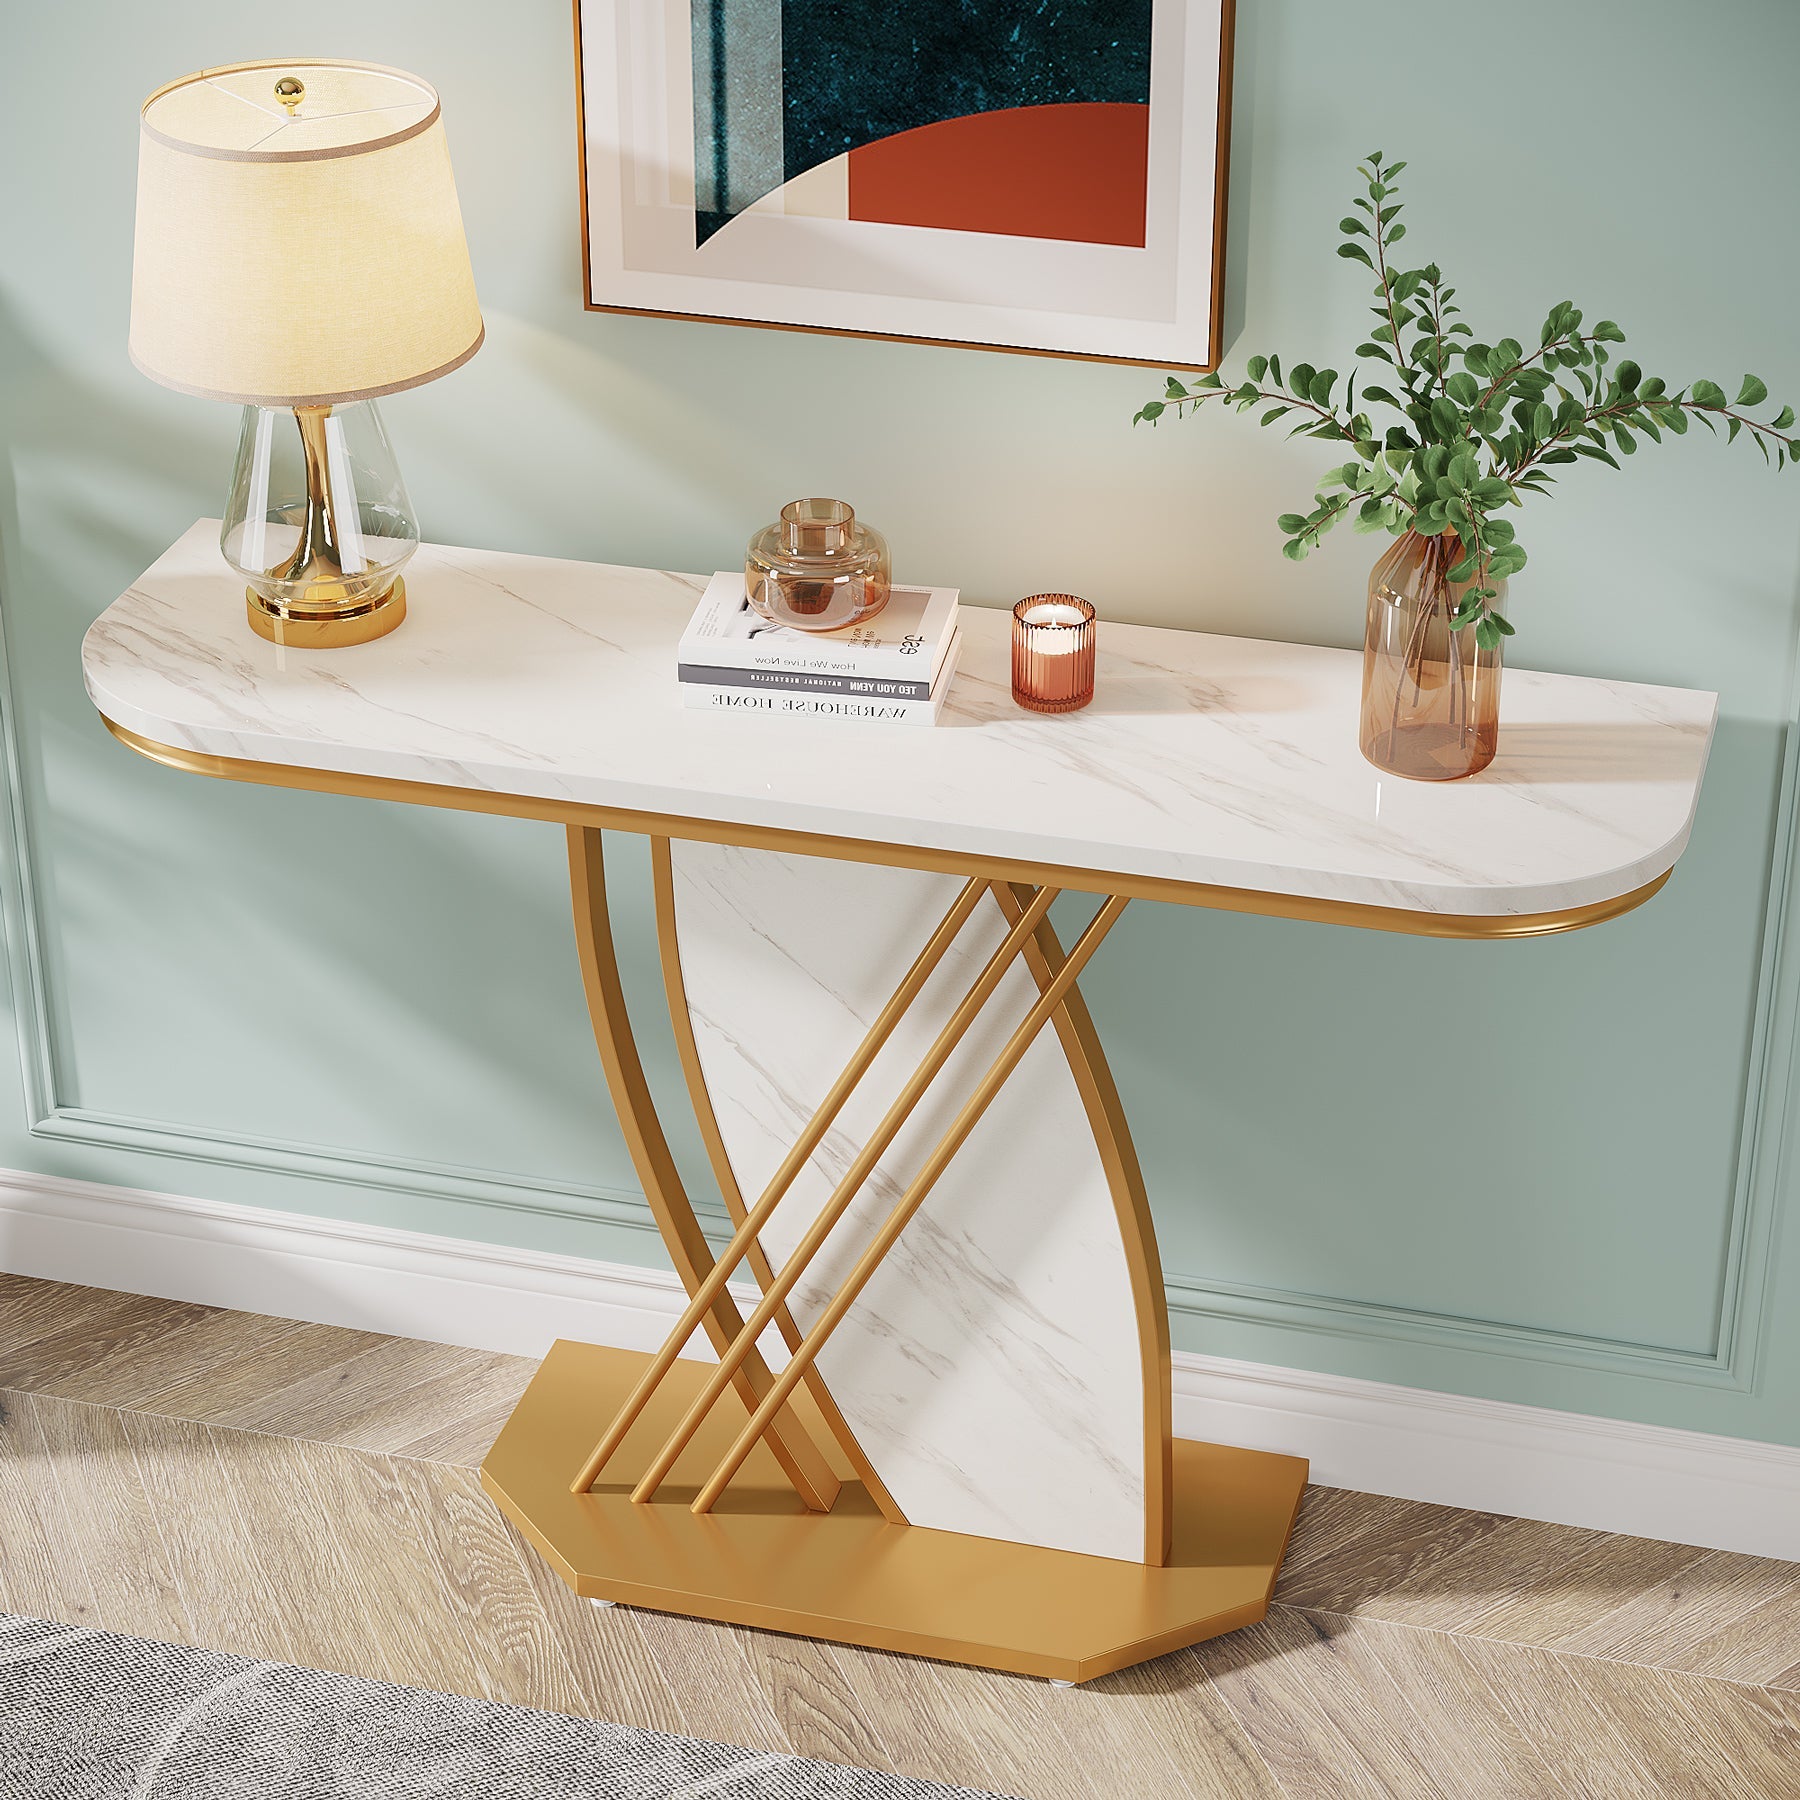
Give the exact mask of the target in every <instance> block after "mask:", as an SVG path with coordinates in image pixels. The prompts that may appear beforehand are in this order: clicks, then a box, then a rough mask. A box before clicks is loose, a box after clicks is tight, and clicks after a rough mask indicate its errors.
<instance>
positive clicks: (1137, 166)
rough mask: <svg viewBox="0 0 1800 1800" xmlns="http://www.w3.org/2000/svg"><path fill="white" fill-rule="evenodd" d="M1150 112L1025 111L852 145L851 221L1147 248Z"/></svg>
mask: <svg viewBox="0 0 1800 1800" xmlns="http://www.w3.org/2000/svg"><path fill="white" fill-rule="evenodd" d="M1149 166H1150V108H1149V107H1148V106H1132V105H1119V104H1114V103H1111V102H1093V103H1088V104H1083V105H1078V106H1019V107H1012V108H1010V109H1008V110H1006V111H1003V112H989V113H975V114H972V115H971V116H969V117H967V118H962V119H944V120H942V121H940V122H939V123H938V124H935V125H921V126H919V127H918V128H917V129H916V130H913V131H902V132H898V133H896V134H895V135H894V136H893V137H889V138H882V139H880V140H879V141H877V142H876V143H873V144H863V145H860V146H859V147H858V148H856V149H854V150H852V151H851V152H850V217H851V218H853V219H864V220H868V221H871V222H874V223H878V224H884V225H924V226H930V227H934V228H936V229H937V230H940V231H984V232H990V233H993V234H995V235H997V236H1001V237H1034V238H1057V239H1060V240H1062V241H1064V242H1067V243H1077V244H1126V245H1130V246H1132V247H1134V248H1142V246H1143V243H1144V221H1145V213H1146V188H1147V183H1148V176H1149Z"/></svg>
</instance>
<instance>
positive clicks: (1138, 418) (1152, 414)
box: [1131, 400, 1163, 425]
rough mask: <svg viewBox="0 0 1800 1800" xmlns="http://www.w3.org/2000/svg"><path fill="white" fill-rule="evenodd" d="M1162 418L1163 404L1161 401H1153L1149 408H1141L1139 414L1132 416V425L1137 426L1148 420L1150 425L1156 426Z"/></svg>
mask: <svg viewBox="0 0 1800 1800" xmlns="http://www.w3.org/2000/svg"><path fill="white" fill-rule="evenodd" d="M1162 416H1163V403H1162V402H1161V401H1160V400H1152V401H1151V402H1150V404H1149V405H1148V406H1143V407H1140V408H1139V409H1138V410H1137V412H1135V413H1134V414H1133V415H1132V419H1131V422H1132V424H1134V425H1137V424H1139V423H1141V422H1142V421H1143V420H1145V419H1148V420H1149V421H1150V423H1151V424H1152V425H1154V424H1155V423H1156V421H1157V420H1158V419H1160V418H1161V417H1162Z"/></svg>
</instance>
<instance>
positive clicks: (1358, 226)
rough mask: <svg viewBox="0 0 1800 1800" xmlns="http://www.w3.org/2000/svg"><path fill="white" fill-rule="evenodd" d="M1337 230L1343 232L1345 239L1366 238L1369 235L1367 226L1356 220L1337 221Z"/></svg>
mask: <svg viewBox="0 0 1800 1800" xmlns="http://www.w3.org/2000/svg"><path fill="white" fill-rule="evenodd" d="M1338 230H1339V231H1341V232H1343V233H1344V235H1345V236H1346V237H1367V236H1368V235H1369V228H1368V226H1366V225H1365V224H1364V223H1363V222H1362V220H1361V219H1356V218H1349V219H1339V220H1338Z"/></svg>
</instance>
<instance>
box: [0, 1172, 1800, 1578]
mask: <svg viewBox="0 0 1800 1800" xmlns="http://www.w3.org/2000/svg"><path fill="white" fill-rule="evenodd" d="M0 1268H5V1269H7V1270H9V1271H12V1272H15V1273H19V1274H25V1275H35V1276H39V1277H42V1278H44V1279H47V1280H56V1281H72V1282H80V1283H84V1284H89V1285H95V1286H102V1287H127V1288H130V1289H131V1290H133V1291H136V1292H143V1293H151V1294H156V1295H159V1296H162V1297H165V1298H168V1299H174V1300H187V1301H193V1302H198V1303H201V1304H205V1305H212V1306H229V1307H237V1308H243V1309H247V1310H251V1311H258V1312H265V1313H271V1314H274V1315H276V1316H278V1317H288V1318H301V1319H307V1320H311V1321H315V1322H317V1323H321V1324H330V1325H346V1326H352V1327H357V1328H361V1329H364V1330H374V1331H384V1332H393V1333H397V1334H400V1335H404V1336H409V1337H421V1338H426V1339H430V1340H433V1341H436V1342H440V1343H453V1344H463V1345H468V1346H470V1347H472V1348H476V1349H485V1350H496V1351H505V1352H510V1353H512V1354H515V1355H524V1356H540V1355H542V1354H543V1353H544V1351H545V1350H546V1349H548V1347H549V1345H550V1343H551V1342H552V1341H553V1340H555V1339H556V1338H558V1337H571V1338H579V1339H582V1340H584V1341H587V1342H593V1343H603V1344H610V1345H613V1346H616V1347H618V1348H622V1349H635V1350H650V1349H654V1348H655V1347H656V1346H657V1345H658V1344H659V1343H660V1342H661V1341H662V1338H663V1335H664V1333H665V1332H666V1331H667V1330H668V1328H669V1325H670V1324H671V1323H672V1322H673V1320H674V1319H675V1318H676V1317H678V1316H679V1314H680V1312H681V1308H682V1303H683V1300H684V1298H685V1296H684V1295H683V1293H682V1290H681V1286H680V1283H679V1282H678V1281H677V1280H676V1278H675V1277H674V1275H673V1274H670V1273H666V1272H663V1271H659V1270H650V1269H640V1268H632V1267H628V1266H625V1265H621V1264H617V1263H603V1262H590V1261H587V1260H586V1259H584V1258H579V1257H571V1256H555V1255H549V1254H544V1253H537V1252H526V1251H521V1250H512V1249H506V1248H503V1247H500V1246H497V1245H489V1244H477V1243H471V1242H468V1241H466V1240H462V1239H456V1238H444V1237H434V1236H430V1235H428V1234H426V1233H422V1232H408V1231H396V1230H392V1229H388V1228H384V1227H376V1226H370V1225H363V1224H357V1223H349V1222H344V1221H337V1220H330V1219H319V1218H310V1217H304V1216H302V1215H299V1214H291V1213H277V1212H271V1211H268V1210H265V1209H262V1208H256V1207H247V1206H232V1205H227V1204H224V1203H220V1202H212V1201H198V1200H188V1199H182V1198H180V1197H178V1196H175V1195H169V1194H157V1193H149V1192H145V1191H143V1190H138V1189H130V1188H112V1187H106V1186H103V1185H101V1184H99V1183H95V1182H84V1181H69V1180H63V1179H58V1178H53V1177H46V1176H40V1175H34V1174H30V1173H27V1172H23V1171H0ZM743 1299H744V1302H745V1304H749V1303H750V1302H751V1300H752V1299H753V1296H752V1295H750V1294H745V1295H744V1296H743ZM764 1348H765V1351H766V1353H767V1354H768V1355H769V1358H770V1360H771V1362H773V1363H776V1364H779V1362H780V1361H781V1358H782V1354H783V1352H782V1350H781V1348H780V1341H779V1339H778V1338H777V1337H775V1335H774V1334H773V1332H771V1334H770V1337H769V1339H768V1340H767V1341H766V1342H765V1345H764ZM1174 1388H1175V1429H1176V1431H1177V1432H1178V1433H1179V1434H1180V1435H1182V1436H1184V1437H1195V1438H1207V1439H1217V1440H1222V1441H1224V1442H1227V1443H1234V1444H1242V1445H1245V1446H1246V1447H1248V1448H1253V1449H1263V1450H1277V1451H1285V1452H1288V1453H1290V1454H1295V1455H1301V1456H1306V1457H1309V1458H1311V1460H1312V1464H1313V1478H1314V1479H1315V1480H1316V1481H1318V1482H1320V1483H1322V1484H1324V1485H1327V1486H1339V1487H1352V1488H1358V1489H1361V1490H1363V1491H1364V1492H1370V1493H1382V1494H1393V1495H1396V1496H1398V1497H1400V1498H1403V1499H1411V1500H1426V1501H1433V1502H1437V1503H1439V1504H1443V1505H1450V1506H1466V1507H1475V1508H1478V1509H1481V1510H1484V1511H1490V1512H1502V1513H1511V1514H1517V1515H1519V1516H1522V1517H1527V1518H1538V1519H1548V1520H1551V1521H1554V1522H1555V1523H1558V1524H1566V1525H1580V1526H1587V1527H1589V1528H1591V1529H1596V1530H1601V1531H1621V1532H1629V1533H1632V1534H1634V1535H1638V1536H1645V1537H1657V1538H1666V1539H1669V1540H1671V1541H1673V1542H1677V1543H1691V1544H1696V1545H1700V1546H1702V1547H1704V1548H1707V1549H1719V1550H1735V1551H1740V1552H1743V1553H1745V1554H1749V1555H1757V1556H1779V1557H1789V1558H1800V1449H1795V1448H1789V1447H1786V1446H1782V1445H1774V1444H1758V1443H1753V1442H1750V1441H1747V1440H1745V1439H1741V1438H1726V1437H1715V1436H1711V1435H1709V1434H1706V1433H1702V1432H1694V1431H1678V1430H1673V1429H1670V1428H1667V1427H1662V1426H1649V1425H1635V1424H1630V1423H1624V1422H1620V1421H1617V1420H1611V1419H1601V1418H1592V1417H1587V1416H1585V1415H1581V1414H1576V1413H1564V1412H1556V1411H1552V1410H1550V1409H1548V1408H1544V1407H1535V1406H1516V1405H1509V1404H1505V1403H1502V1402H1498V1401H1491V1400H1475V1399H1468V1398H1464V1397H1461V1396H1457V1395H1450V1394H1439V1393H1432V1392H1428V1391H1426V1390H1424V1389H1420V1388H1411V1387H1401V1386H1395V1385H1391V1384H1388V1383H1384V1382H1375V1381H1360V1380H1354V1379H1350V1378H1348V1377H1342V1376H1331V1375H1317V1374H1311V1373H1307V1372H1305V1371H1301V1370H1295V1369H1284V1368H1276V1367H1273V1366H1270V1365H1268V1364H1262V1363H1251V1362H1242V1361H1236V1360H1233V1359H1230V1358H1226V1357H1209V1356H1197V1355H1193V1354H1191V1353H1188V1352H1177V1353H1176V1356H1175V1359H1174Z"/></svg>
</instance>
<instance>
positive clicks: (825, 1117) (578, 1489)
mask: <svg viewBox="0 0 1800 1800" xmlns="http://www.w3.org/2000/svg"><path fill="white" fill-rule="evenodd" d="M987 886H988V884H987V883H986V882H985V881H982V880H981V879H980V878H979V877H978V876H970V878H969V879H968V881H967V882H965V883H964V884H963V888H962V891H961V893H959V894H958V895H957V897H956V901H955V903H954V904H953V905H952V906H951V908H950V910H949V911H948V912H947V913H945V914H944V917H943V919H942V921H941V922H940V923H939V925H938V928H937V930H936V931H934V932H933V933H932V934H931V937H930V938H929V939H928V940H927V942H926V944H925V947H924V949H922V950H921V951H920V952H919V954H918V956H917V958H915V960H914V962H913V965H912V967H911V968H910V969H908V970H907V972H906V977H905V979H904V980H903V981H902V982H901V983H900V985H899V986H898V987H897V988H895V989H894V992H893V994H892V996H891V997H890V998H889V1000H888V1002H887V1004H886V1005H885V1006H884V1007H883V1008H882V1009H881V1012H880V1014H879V1015H878V1016H877V1018H876V1020H875V1022H874V1024H872V1025H871V1026H870V1027H869V1029H868V1032H867V1034H866V1035H865V1036H864V1038H863V1040H862V1042H861V1043H860V1044H859V1045H857V1047H856V1054H855V1055H854V1056H852V1057H851V1058H850V1060H849V1062H847V1063H846V1064H845V1065H844V1069H843V1072H842V1073H841V1074H840V1075H839V1076H838V1078H837V1080H836V1081H834V1082H833V1083H832V1084H831V1089H830V1092H828V1093H827V1094H826V1096H825V1098H824V1099H823V1100H822V1101H821V1102H820V1103H819V1108H818V1110H817V1111H816V1112H815V1113H814V1114H813V1116H812V1117H811V1118H810V1119H809V1120H808V1121H807V1122H806V1128H805V1130H803V1131H802V1132H801V1133H800V1135H799V1136H798V1137H797V1138H795V1140H794V1142H793V1145H792V1147H791V1148H790V1149H789V1151H788V1153H787V1155H786V1156H784V1157H783V1158H782V1160H781V1166H780V1167H779V1168H778V1169H777V1170H776V1171H775V1173H774V1175H773V1177H772V1178H771V1179H770V1181H769V1185H768V1186H767V1187H766V1188H764V1189H763V1192H762V1197H761V1198H760V1199H759V1200H758V1201H757V1202H756V1204H755V1206H753V1207H752V1208H751V1209H750V1211H749V1213H748V1214H747V1215H746V1217H745V1219H744V1222H743V1223H742V1224H741V1225H740V1226H739V1227H738V1228H737V1230H736V1231H735V1232H734V1233H733V1234H732V1238H731V1242H730V1243H728V1244H727V1245H726V1246H725V1248H724V1249H723V1250H721V1251H720V1252H719V1255H718V1257H717V1258H716V1259H715V1261H714V1263H713V1266H712V1268H711V1269H710V1270H709V1271H708V1273H707V1276H706V1279H705V1280H704V1281H702V1282H701V1283H700V1285H699V1287H698V1288H696V1289H695V1290H694V1295H693V1298H692V1299H691V1300H690V1301H689V1302H688V1305H687V1310H686V1311H685V1312H683V1313H682V1315H681V1318H680V1319H679V1320H678V1321H677V1323H676V1325H675V1329H674V1330H673V1331H671V1332H670V1333H669V1335H668V1337H667V1338H666V1339H665V1340H664V1343H663V1346H662V1348H661V1349H660V1350H659V1351H657V1353H656V1355H655V1357H654V1358H652V1360H651V1362H650V1365H649V1367H648V1368H646V1369H645V1370H644V1373H643V1375H642V1377H641V1378H640V1379H639V1381H638V1384H637V1386H636V1387H635V1388H634V1389H633V1390H632V1392H631V1395H630V1397H629V1398H628V1399H627V1400H626V1402H625V1404H624V1405H623V1406H622V1407H621V1408H620V1409H619V1411H618V1414H617V1415H616V1416H615V1418H614V1419H613V1422H612V1423H611V1424H610V1425H609V1426H607V1428H606V1435H605V1436H604V1437H602V1438H601V1440H600V1441H599V1443H597V1444H596V1445H595V1446H594V1449H593V1453H592V1454H591V1455H590V1456H589V1457H588V1459H587V1461H586V1462H585V1463H583V1464H582V1466H581V1473H580V1474H579V1475H577V1476H576V1477H575V1480H574V1482H573V1483H572V1484H571V1486H572V1488H573V1491H574V1492H575V1493H577V1494H585V1493H586V1492H587V1491H588V1490H589V1489H590V1488H591V1487H592V1486H593V1485H594V1483H595V1482H596V1481H597V1480H598V1479H599V1478H600V1471H601V1470H602V1469H604V1468H605V1467H606V1465H607V1463H608V1462H610V1461H611V1460H612V1457H613V1454H614V1453H615V1452H616V1451H617V1450H618V1448H619V1445H620V1444H621V1443H623V1442H624V1440H625V1435H626V1433H627V1432H629V1431H630V1430H631V1428H632V1426H633V1425H635V1424H636V1423H637V1421H638V1418H639V1416H640V1415H641V1414H642V1412H643V1410H644V1407H645V1404H646V1403H647V1402H648V1401H649V1398H650V1396H651V1395H652V1394H653V1393H654V1392H655V1391H656V1388H657V1385H658V1383H660V1382H661V1380H662V1378H663V1377H664V1376H665V1375H667V1374H668V1372H669V1370H670V1369H671V1368H672V1367H673V1366H674V1363H675V1361H676V1359H677V1358H678V1357H679V1356H680V1355H681V1352H682V1348H683V1346H684V1345H685V1344H686V1343H687V1341H688V1339H689V1338H690V1337H691V1336H692V1335H693V1333H694V1330H695V1328H696V1327H697V1326H698V1325H699V1324H700V1323H701V1321H702V1320H704V1319H705V1317H706V1315H707V1313H708V1311H709V1310H710V1309H711V1307H712V1304H713V1302H714V1301H715V1300H717V1299H718V1297H719V1295H720V1294H721V1293H723V1292H724V1289H725V1284H726V1282H728V1281H729V1280H730V1279H731V1277H732V1275H733V1274H735V1273H736V1271H737V1268H738V1265H739V1264H740V1263H741V1262H742V1261H743V1260H744V1258H745V1257H746V1256H747V1255H748V1254H749V1253H750V1251H751V1250H752V1249H753V1248H754V1247H755V1245H756V1241H757V1236H758V1234H759V1233H760V1232H761V1231H762V1229H763V1227H764V1226H765V1225H767V1224H768V1222H769V1220H770V1219H771V1218H772V1217H773V1216H774V1213H775V1209H776V1207H777V1206H779V1205H780V1204H781V1201H782V1200H783V1199H784V1198H785V1196H786V1194H787V1191H788V1189H789V1188H791V1187H792V1186H793V1184H794V1179H795V1177H796V1176H797V1175H798V1174H799V1173H800V1171H801V1170H802V1169H803V1168H805V1167H806V1165H807V1163H808V1162H809V1161H810V1160H811V1158H812V1154H813V1152H814V1151H815V1150H817V1149H818V1147H819V1145H820V1143H821V1142H822V1141H823V1140H824V1137H825V1134H826V1132H827V1131H829V1130H830V1129H831V1126H832V1123H833V1121H834V1120H835V1119H836V1118H837V1116H838V1114H839V1113H840V1112H841V1111H842V1110H843V1107H844V1103H845V1102H846V1101H847V1100H848V1099H849V1098H850V1096H851V1094H852V1093H853V1092H854V1091H855V1089H856V1084H857V1083H858V1082H859V1081H861V1080H862V1078H863V1076H864V1075H866V1074H867V1073H868V1071H869V1065H870V1064H871V1063H873V1062H874V1060H875V1058H876V1057H877V1056H878V1055H879V1054H880V1053H881V1049H882V1047H883V1045H885V1044H886V1043H887V1041H888V1039H889V1038H890V1037H892V1036H893V1034H894V1028H895V1027H896V1026H897V1025H898V1024H899V1023H900V1021H901V1019H903V1018H904V1017H905V1016H906V1011H907V1008H908V1007H910V1006H911V1005H912V1003H913V1001H914V1000H915V999H917V998H918V994H919V990H920V989H921V988H922V987H924V985H925V983H926V982H927V981H928V980H929V979H930V978H931V975H932V973H933V971H934V970H935V969H936V968H937V966H938V964H939V963H940V962H942V961H943V959H944V955H945V953H946V952H947V951H948V950H949V948H950V946H951V944H953V943H954V942H955V941H956V936H957V934H958V933H959V932H960V931H961V930H962V928H963V926H964V925H965V924H967V923H968V920H969V915H970V914H971V913H973V912H974V910H975V908H976V907H977V905H979V904H980V901H981V898H982V895H983V894H985V893H986V892H987ZM671 1460H673V1459H671Z"/></svg>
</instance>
